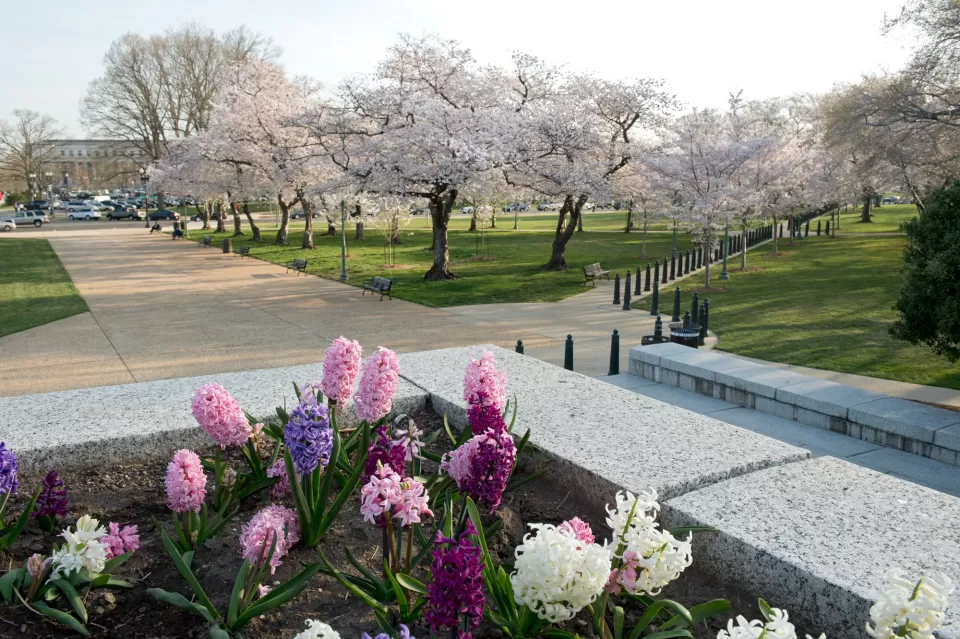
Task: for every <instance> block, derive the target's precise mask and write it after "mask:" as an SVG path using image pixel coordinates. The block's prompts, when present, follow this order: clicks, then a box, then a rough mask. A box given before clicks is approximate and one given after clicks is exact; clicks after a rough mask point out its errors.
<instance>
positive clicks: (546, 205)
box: [537, 202, 550, 211]
mask: <svg viewBox="0 0 960 639" xmlns="http://www.w3.org/2000/svg"><path fill="white" fill-rule="evenodd" d="M537 210H538V211H549V210H550V203H549V202H541V203H540V204H537Z"/></svg>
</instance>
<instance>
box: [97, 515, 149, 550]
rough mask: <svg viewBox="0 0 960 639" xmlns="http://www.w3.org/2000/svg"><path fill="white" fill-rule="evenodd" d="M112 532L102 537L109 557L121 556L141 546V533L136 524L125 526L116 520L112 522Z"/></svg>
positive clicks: (102, 542) (101, 540)
mask: <svg viewBox="0 0 960 639" xmlns="http://www.w3.org/2000/svg"><path fill="white" fill-rule="evenodd" d="M109 527H110V533H109V534H108V535H107V536H106V537H102V538H101V539H100V543H101V544H103V546H104V549H105V550H106V552H107V559H113V558H114V557H119V556H120V555H122V554H123V553H126V552H133V551H135V550H136V549H137V548H139V547H140V535H138V534H137V527H136V526H124V527H123V528H120V525H119V524H117V523H116V522H112V521H111V522H110V525H109Z"/></svg>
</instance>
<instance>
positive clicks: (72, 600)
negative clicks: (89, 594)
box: [51, 579, 87, 624]
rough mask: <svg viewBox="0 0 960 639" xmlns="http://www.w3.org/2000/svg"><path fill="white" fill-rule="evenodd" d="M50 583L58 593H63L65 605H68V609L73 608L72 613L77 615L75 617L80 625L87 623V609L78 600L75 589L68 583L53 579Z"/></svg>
mask: <svg viewBox="0 0 960 639" xmlns="http://www.w3.org/2000/svg"><path fill="white" fill-rule="evenodd" d="M51 581H52V583H53V584H54V585H55V586H56V587H57V588H59V589H60V592H62V593H63V598H64V599H66V600H67V603H69V604H70V607H71V608H73V611H74V612H76V613H77V617H78V618H79V619H80V622H81V623H84V624H85V623H87V609H86V608H85V607H84V605H83V600H82V599H81V598H80V593H78V592H77V589H76V588H74V587H73V584H71V583H70V582H69V581H65V580H63V579H53V580H51Z"/></svg>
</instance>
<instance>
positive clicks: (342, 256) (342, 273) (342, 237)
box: [340, 200, 347, 282]
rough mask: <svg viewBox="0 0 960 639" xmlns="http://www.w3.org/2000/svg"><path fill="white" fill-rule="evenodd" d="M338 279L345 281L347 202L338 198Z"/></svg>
mask: <svg viewBox="0 0 960 639" xmlns="http://www.w3.org/2000/svg"><path fill="white" fill-rule="evenodd" d="M340 281H341V282H346V281H347V203H346V202H345V201H344V200H340Z"/></svg>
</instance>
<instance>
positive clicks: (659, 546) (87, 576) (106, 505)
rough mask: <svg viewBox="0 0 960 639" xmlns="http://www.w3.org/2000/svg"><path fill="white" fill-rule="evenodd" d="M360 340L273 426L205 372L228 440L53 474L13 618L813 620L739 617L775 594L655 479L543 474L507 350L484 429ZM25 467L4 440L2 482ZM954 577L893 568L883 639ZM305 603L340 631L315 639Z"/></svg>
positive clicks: (477, 418)
mask: <svg viewBox="0 0 960 639" xmlns="http://www.w3.org/2000/svg"><path fill="white" fill-rule="evenodd" d="M354 344H355V343H351V342H349V341H348V340H343V339H342V338H341V339H340V340H337V341H336V342H335V343H334V345H333V346H332V347H331V349H330V350H328V353H327V357H326V364H325V367H324V368H325V377H326V376H329V377H331V379H326V378H325V380H324V381H323V382H322V383H316V384H313V383H311V384H309V385H307V386H305V387H304V388H302V389H298V397H299V399H300V404H299V405H298V406H296V407H294V408H293V409H291V410H290V411H289V412H287V411H285V410H283V409H278V411H277V419H276V420H274V421H273V422H269V423H266V424H260V423H255V422H254V420H253V419H249V418H248V416H245V415H244V413H243V412H242V409H241V407H240V406H239V405H238V404H237V403H236V402H235V401H234V400H233V398H232V397H230V395H229V393H228V391H227V390H226V389H223V388H222V387H219V386H218V385H215V384H209V385H205V386H203V387H201V388H200V389H198V391H197V393H196V395H195V396H194V400H193V412H194V416H195V417H196V419H197V421H198V424H199V426H200V427H201V428H202V429H203V430H204V431H205V432H206V433H207V434H208V435H209V436H210V438H211V440H212V441H213V442H215V443H216V444H220V446H216V445H214V446H212V447H211V448H210V450H202V451H199V453H200V455H197V454H196V453H195V452H193V451H179V452H178V453H177V454H176V455H174V457H173V459H172V460H171V461H170V462H169V464H167V465H166V467H165V468H164V467H162V466H156V465H129V466H117V467H115V468H111V469H109V470H103V471H99V472H87V473H80V474H66V475H65V477H64V478H63V479H64V481H63V485H61V484H59V480H58V479H57V478H56V477H50V476H48V477H46V478H45V480H44V490H43V491H41V492H40V493H39V497H38V496H36V495H37V494H36V493H35V494H34V495H31V498H30V499H26V498H25V496H24V495H20V496H18V497H16V498H14V499H13V500H10V503H9V504H8V508H7V512H8V513H9V514H10V516H9V517H8V522H7V523H8V524H11V525H9V526H8V528H6V529H3V527H2V525H0V559H2V560H3V564H2V565H3V567H4V568H7V571H6V572H5V573H4V574H3V575H2V576H0V598H2V599H4V600H6V602H7V604H5V605H0V621H2V622H4V623H6V624H7V625H9V630H11V631H12V635H13V636H31V635H33V636H37V637H40V636H43V637H48V636H51V634H53V635H54V636H70V633H69V632H67V631H66V630H63V631H61V629H60V627H61V626H62V625H67V626H70V627H72V628H74V629H76V630H77V632H86V631H89V632H90V633H91V634H93V635H95V636H116V637H153V636H158V635H162V636H175V637H193V636H206V635H209V636H212V637H217V638H218V639H222V637H229V636H241V634H242V636H246V637H278V638H280V637H284V638H286V637H295V636H296V637H298V639H309V638H310V637H318V636H325V637H328V639H333V637H332V633H333V632H334V630H335V631H336V632H339V633H341V634H342V636H343V637H359V636H360V634H361V633H362V632H364V631H366V632H370V633H374V634H375V633H387V634H388V635H389V636H392V637H395V638H396V637H399V638H401V639H404V638H405V637H408V636H409V635H411V634H412V635H414V636H419V637H421V639H423V638H424V637H427V636H440V635H447V633H451V636H454V637H457V636H459V637H465V636H469V635H470V634H471V633H472V634H474V635H476V636H478V637H488V636H490V637H501V636H503V635H507V636H510V637H512V638H513V639H532V638H534V637H541V636H542V637H550V638H551V639H573V638H574V637H575V636H576V635H580V636H584V637H590V636H599V637H601V638H602V639H638V637H642V636H656V637H670V636H696V637H715V636H716V637H720V638H721V639H727V638H728V637H734V638H740V637H757V636H761V634H762V633H763V632H764V628H765V627H766V629H767V630H768V632H767V634H766V635H765V636H777V637H784V638H789V637H793V636H795V630H794V628H793V626H792V625H791V623H790V622H789V621H788V620H787V617H786V615H785V613H784V612H783V611H778V610H776V609H771V608H769V607H767V606H766V604H764V603H763V602H761V603H760V609H761V610H760V613H761V614H762V618H763V619H764V621H755V622H749V621H748V620H747V618H743V617H737V618H736V620H735V621H728V619H729V618H730V617H732V616H735V615H737V614H743V615H746V616H747V617H748V618H749V617H755V616H757V613H756V604H755V603H754V602H752V601H751V600H750V599H749V598H748V597H746V596H745V595H743V594H742V593H738V592H736V591H735V590H733V591H731V588H729V586H723V587H721V586H720V585H718V584H717V583H716V582H715V581H714V580H712V579H710V578H708V577H706V576H704V575H702V574H698V573H697V572H696V570H695V568H690V565H691V562H692V561H693V560H694V559H695V557H696V539H695V537H694V535H695V534H711V533H710V532H709V531H690V530H683V531H679V530H675V531H666V530H662V529H661V528H660V527H659V524H658V523H657V512H658V509H659V505H658V504H657V502H656V495H655V494H654V493H652V492H651V493H649V494H640V495H636V496H635V495H631V494H629V493H627V494H623V493H620V494H617V495H611V496H610V499H609V504H608V505H607V507H606V509H605V510H604V508H603V506H604V505H603V504H597V503H584V501H583V500H581V499H579V498H578V496H577V491H576V487H575V486H572V487H571V486H566V485H564V484H563V483H562V481H561V482H559V483H555V482H554V481H552V480H551V477H550V475H549V474H547V475H541V474H540V473H542V472H543V471H544V470H546V471H549V467H547V468H546V469H543V468H540V462H541V461H542V460H540V459H539V456H538V455H537V453H536V451H534V450H531V448H530V447H529V446H527V441H528V440H527V436H521V435H520V428H519V426H520V425H516V426H517V429H516V430H514V426H515V424H513V417H512V416H511V410H510V405H509V402H508V401H507V392H506V381H507V380H506V378H505V376H504V375H503V374H502V372H498V371H497V370H496V365H495V362H494V361H493V357H492V355H490V354H486V355H484V357H482V358H481V359H480V360H474V361H472V362H471V363H470V364H469V365H468V367H467V374H466V377H465V388H464V397H465V399H466V401H467V402H468V405H469V408H468V417H469V422H470V427H469V428H468V429H466V430H465V431H464V432H463V433H461V434H459V435H458V434H455V433H453V432H451V431H450V430H449V429H448V428H446V426H445V424H443V421H442V419H441V418H440V417H438V416H436V415H433V414H431V413H428V412H423V413H421V414H418V415H416V416H414V420H413V422H408V421H407V420H401V421H399V422H398V423H388V422H386V415H387V414H388V413H389V411H390V409H391V406H390V398H391V397H392V395H393V393H394V392H395V389H396V384H397V373H398V362H397V359H396V356H394V355H393V354H392V353H391V352H390V351H387V350H386V349H380V350H379V351H378V352H377V353H376V354H375V355H374V356H373V357H371V358H369V359H368V360H366V361H365V362H364V363H363V365H362V366H361V365H360V361H359V359H360V353H359V348H358V347H355V346H354ZM358 376H359V380H360V382H359V388H360V390H359V391H358V396H357V397H356V398H355V401H356V403H357V405H358V407H362V411H360V412H361V418H362V419H363V420H364V421H362V422H361V424H360V425H359V426H358V427H356V428H352V429H343V430H341V429H340V428H339V427H338V426H337V423H336V403H331V405H330V406H329V407H328V406H327V405H326V402H325V401H324V400H325V398H324V392H325V391H326V392H327V393H329V394H330V395H329V396H332V397H336V398H337V399H338V400H339V401H340V402H342V401H344V400H345V399H346V398H347V397H348V396H349V395H350V389H351V388H352V387H353V384H354V381H355V380H356V379H357V378H358ZM513 415H515V412H514V413H513ZM201 457H202V458H204V459H203V461H201ZM15 470H16V464H15V460H14V458H13V457H12V455H11V454H9V453H7V452H6V451H3V450H0V480H2V481H0V492H3V493H4V494H5V495H6V494H9V493H10V492H11V491H12V488H13V483H14V482H13V480H15V479H16V472H15ZM20 479H21V482H20V483H21V484H25V483H29V478H20ZM64 488H65V489H66V491H67V492H66V499H67V500H68V506H67V508H68V509H69V510H68V512H67V513H65V512H64V511H65V510H66V508H65V507H64V505H63V503H62V499H63V497H64V496H63V494H62V493H63V490H64ZM4 499H5V497H4ZM34 501H36V502H37V504H38V507H37V515H39V516H38V517H36V518H29V517H28V515H29V511H30V510H32V509H33V507H34ZM0 503H2V502H0ZM20 512H23V513H26V514H25V515H24V517H21V518H20V519H17V518H16V517H15V516H13V514H14V513H20ZM65 514H69V516H70V517H69V518H67V517H65ZM90 515H92V516H93V517H94V518H95V519H91V517H90ZM77 518H79V521H77V523H76V524H73V523H72V522H73V521H75V520H77ZM14 520H16V521H17V522H26V526H25V528H23V531H22V532H20V531H19V530H17V529H18V527H19V524H15V523H13V522H14ZM96 520H99V522H98V521H96ZM101 522H102V523H101ZM107 522H111V525H110V526H109V527H108V526H107ZM131 526H137V529H136V530H134V529H133V528H131ZM44 528H47V529H49V530H53V531H54V532H53V533H51V532H44ZM64 528H66V530H65V532H64V533H63V534H62V535H61V536H60V537H59V538H58V537H56V531H58V530H61V529H64ZM18 532H19V538H16V539H14V538H15V537H17V533H18ZM64 542H67V543H65V544H64ZM54 544H60V546H59V547H58V548H57V549H54V548H53V546H54ZM124 562H125V563H124ZM109 573H113V575H112V576H111V575H110V574H109ZM918 582H919V583H918ZM909 585H913V588H908V587H907V586H909ZM951 587H952V586H951V584H950V582H949V580H945V579H939V578H938V579H937V580H936V581H934V580H930V579H919V580H917V579H915V578H914V579H910V578H906V577H903V576H899V575H892V576H891V577H890V580H889V583H888V584H887V588H886V590H885V593H884V597H883V598H882V599H881V601H880V602H879V603H878V604H877V606H875V608H874V610H872V611H871V617H872V622H873V624H874V625H875V626H876V628H877V629H876V631H875V632H876V633H877V636H893V635H891V634H889V633H888V632H887V630H889V629H891V628H893V629H894V630H893V631H900V634H899V635H897V636H916V637H920V636H929V634H928V635H923V634H920V633H923V632H927V630H928V629H930V628H935V627H936V625H937V624H938V623H939V621H940V620H942V618H943V608H944V605H945V604H944V597H945V593H947V592H949V590H950V588H951ZM898 615H899V616H898ZM308 620H318V621H319V622H323V623H325V624H329V626H332V628H333V629H334V630H330V629H329V627H327V626H322V625H316V624H315V627H316V628H317V629H316V630H314V631H311V632H306V634H303V635H300V634H298V633H305V629H306V628H307V623H308ZM895 624H899V625H895ZM6 629H7V628H4V627H3V626H0V633H3V631H4V630H6ZM885 629H887V630H885ZM897 629H899V630H897ZM904 629H906V630H905V631H904ZM774 631H776V632H775V633H774ZM652 632H659V633H660V634H654V635H651V634H650V633H652ZM904 632H906V633H907V634H904ZM311 633H312V634H311ZM915 633H916V634H915Z"/></svg>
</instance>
